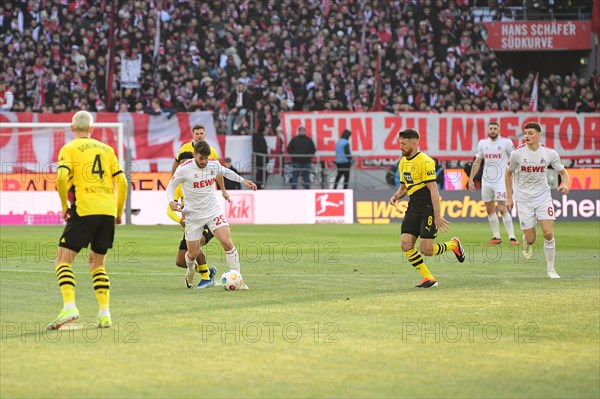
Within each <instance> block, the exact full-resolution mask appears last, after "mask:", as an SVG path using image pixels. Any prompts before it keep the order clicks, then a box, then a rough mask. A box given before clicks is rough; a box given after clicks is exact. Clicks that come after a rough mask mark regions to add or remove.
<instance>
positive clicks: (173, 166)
mask: <svg viewBox="0 0 600 399" xmlns="http://www.w3.org/2000/svg"><path fill="white" fill-rule="evenodd" d="M178 167H179V161H178V160H177V159H175V160H174V161H173V165H172V166H171V176H173V175H174V174H175V171H176V170H177V168H178Z"/></svg>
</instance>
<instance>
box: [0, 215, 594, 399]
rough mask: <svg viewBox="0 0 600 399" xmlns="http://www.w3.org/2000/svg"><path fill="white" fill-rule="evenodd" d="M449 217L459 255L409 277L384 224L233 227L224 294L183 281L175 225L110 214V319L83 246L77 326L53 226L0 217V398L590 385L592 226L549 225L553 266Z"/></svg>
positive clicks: (564, 393) (575, 392)
mask: <svg viewBox="0 0 600 399" xmlns="http://www.w3.org/2000/svg"><path fill="white" fill-rule="evenodd" d="M451 228H452V231H451V233H446V234H443V235H442V236H441V237H439V239H438V241H439V240H441V239H443V240H448V239H449V238H450V237H451V236H452V235H457V236H459V237H461V239H462V241H463V243H464V245H465V247H466V250H467V260H466V262H465V263H464V264H458V263H457V261H456V259H455V258H454V255H453V254H452V253H450V254H449V255H448V256H444V255H442V256H440V257H437V258H427V264H428V266H429V268H430V269H431V271H432V272H433V274H434V275H435V276H436V277H437V278H438V280H439V287H438V288H435V289H427V290H421V289H416V288H414V287H413V286H414V285H415V284H417V283H418V282H419V280H420V275H419V273H418V272H417V271H415V270H413V268H412V267H411V266H410V265H409V264H408V263H407V261H406V260H405V259H404V257H403V254H402V252H401V249H400V247H399V242H400V233H399V225H369V226H366V225H310V226H258V225H257V226H251V225H238V226H233V227H232V235H233V238H234V241H235V242H236V245H237V248H238V250H239V253H240V257H241V262H242V274H243V275H244V278H245V280H246V282H247V283H248V285H249V286H250V290H249V291H241V292H226V291H224V290H223V289H221V288H220V287H213V288H211V289H208V290H202V291H201V290H187V289H186V288H184V281H183V278H184V271H183V269H179V268H177V267H176V266H175V265H174V259H175V253H176V251H177V246H178V243H179V240H180V238H181V229H180V228H178V226H169V227H167V226H153V227H140V226H124V227H119V228H118V229H117V235H116V242H115V249H114V250H113V251H111V252H110V253H109V256H108V259H107V262H106V266H107V270H108V272H109V274H110V278H111V311H112V315H113V322H114V323H115V325H114V327H113V328H111V329H108V330H98V329H96V328H93V322H94V320H95V316H96V312H97V303H96V299H95V296H94V294H93V290H92V284H91V277H90V275H89V272H88V270H87V266H86V263H85V258H84V257H83V256H82V255H84V253H82V254H81V255H80V256H79V257H78V259H77V261H76V263H75V274H76V277H77V304H78V308H79V310H80V312H81V315H82V319H81V324H80V327H81V328H80V329H78V330H63V331H60V332H54V333H52V332H46V331H45V330H44V326H45V324H46V323H48V322H49V321H51V320H52V319H53V318H54V317H55V316H56V314H57V312H58V310H59V308H60V306H61V305H62V303H61V297H60V293H59V290H58V287H57V284H56V280H55V276H54V272H53V268H52V261H53V257H54V254H55V243H56V242H57V240H58V237H59V234H60V231H61V228H60V227H2V228H1V233H2V245H1V251H2V252H1V253H0V258H1V259H2V264H1V269H0V272H1V273H0V281H1V285H0V288H1V298H0V299H1V302H0V304H1V308H0V319H1V326H2V335H1V339H2V341H1V350H0V371H1V381H0V382H1V384H0V386H1V388H0V397H2V398H9V397H145V398H167V397H290V398H292V397H477V398H483V397H486V398H492V397H494V398H499V397H510V398H559V397H561V398H562V397H577V398H598V397H599V396H600V335H599V331H600V322H599V320H600V310H599V306H600V283H599V281H600V280H599V268H600V267H599V259H598V258H599V256H600V224H599V223H598V222H597V221H594V222H589V223H564V222H563V223H561V222H559V223H557V224H556V227H555V235H556V242H557V253H556V270H557V271H558V273H559V274H560V275H561V276H562V278H561V279H560V280H551V279H549V278H547V277H546V272H545V269H546V266H545V258H544V255H543V252H540V251H538V252H536V255H535V256H534V258H533V259H532V260H530V261H524V260H523V259H522V255H521V253H520V250H519V248H511V247H510V245H509V244H508V242H505V243H503V244H502V245H500V246H497V247H490V246H487V245H486V244H485V243H486V242H487V240H488V239H489V237H490V236H491V234H490V231H489V226H488V225H487V224H464V223H463V224H460V223H454V224H452V226H451ZM502 232H503V233H504V231H502ZM539 242H540V241H539V240H538V243H539ZM538 248H539V246H538ZM206 251H207V253H208V257H209V264H210V265H214V266H217V267H218V269H219V273H218V275H219V276H220V275H221V273H222V272H223V271H225V269H226V263H225V259H224V256H223V254H222V251H221V249H220V247H219V246H218V245H217V243H216V242H211V244H210V245H209V246H208V247H207V248H206Z"/></svg>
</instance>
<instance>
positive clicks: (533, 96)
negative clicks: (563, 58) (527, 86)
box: [529, 72, 539, 112]
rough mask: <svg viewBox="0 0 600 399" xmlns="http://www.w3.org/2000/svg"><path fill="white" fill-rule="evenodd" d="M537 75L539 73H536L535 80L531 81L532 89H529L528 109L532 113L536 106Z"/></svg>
mask: <svg viewBox="0 0 600 399" xmlns="http://www.w3.org/2000/svg"><path fill="white" fill-rule="evenodd" d="M538 75H539V73H537V72H536V74H535V80H534V81H533V87H532V88H531V100H530V101H529V108H530V109H531V111H532V112H536V111H537V105H538Z"/></svg>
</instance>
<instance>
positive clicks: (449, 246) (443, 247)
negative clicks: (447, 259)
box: [433, 240, 458, 255]
mask: <svg viewBox="0 0 600 399" xmlns="http://www.w3.org/2000/svg"><path fill="white" fill-rule="evenodd" d="M457 246H458V244H457V243H456V241H454V240H450V241H447V242H444V243H441V244H434V245H433V254H434V255H439V254H443V253H444V252H446V251H453V250H455V249H456V247H457Z"/></svg>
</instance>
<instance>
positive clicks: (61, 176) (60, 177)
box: [56, 165, 71, 220]
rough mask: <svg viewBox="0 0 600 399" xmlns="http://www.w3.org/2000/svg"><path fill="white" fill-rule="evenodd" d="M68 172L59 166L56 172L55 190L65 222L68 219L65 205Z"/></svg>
mask: <svg viewBox="0 0 600 399" xmlns="http://www.w3.org/2000/svg"><path fill="white" fill-rule="evenodd" d="M70 172H71V170H70V169H69V167H68V166H65V165H59V166H58V170H57V172H56V190H57V191H58V196H59V197H60V206H61V208H62V217H63V220H67V218H68V217H67V211H68V209H69V205H68V203H67V191H68V189H69V175H70Z"/></svg>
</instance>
